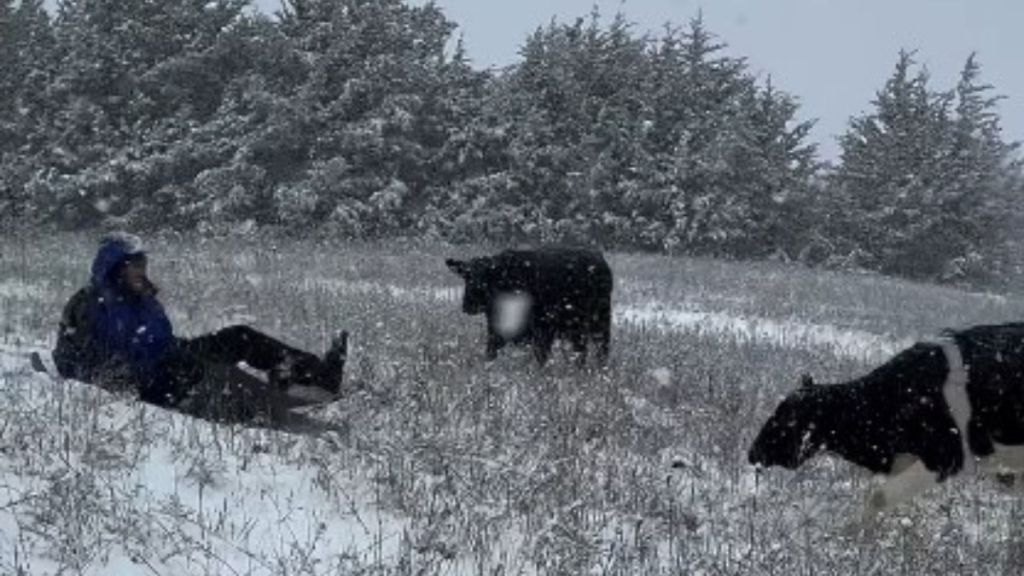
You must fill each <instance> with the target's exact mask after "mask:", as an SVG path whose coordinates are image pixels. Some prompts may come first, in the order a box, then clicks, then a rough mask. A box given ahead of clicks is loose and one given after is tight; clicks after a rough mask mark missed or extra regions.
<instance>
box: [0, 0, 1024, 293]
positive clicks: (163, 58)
mask: <svg viewBox="0 0 1024 576" xmlns="http://www.w3.org/2000/svg"><path fill="white" fill-rule="evenodd" d="M455 29H456V25H455V23H454V22H452V21H451V20H449V19H448V18H447V17H446V16H445V15H444V13H443V12H442V11H441V10H440V9H439V8H438V7H436V6H434V5H433V4H427V5H425V6H410V5H407V4H405V3H404V2H402V0H286V1H285V2H284V3H283V5H282V9H281V10H280V11H279V12H278V13H277V14H276V15H274V17H268V16H266V15H263V14H260V13H257V12H256V11H254V10H252V8H251V6H250V3H249V0H212V1H211V0H139V1H137V2H122V1H120V0H60V1H59V2H58V5H57V8H56V10H55V11H54V13H53V14H50V13H47V11H46V10H45V9H44V7H43V4H42V1H41V0H20V1H16V0H0V211H2V213H3V214H4V218H0V221H3V222H5V223H8V224H10V225H14V224H25V223H31V225H32V226H36V227H54V228H70V229H81V228H95V227H101V226H119V227H124V228H129V229H141V230H147V231H152V230H164V229H169V230H179V231H185V232H191V231H199V232H202V233H218V232H221V231H224V230H230V229H235V228H238V227H240V226H248V227H257V228H259V227H267V228H270V227H272V228H274V229H277V230H281V231H285V232H293V233H296V234H311V233H316V234H326V235H331V236H334V237H339V236H340V237H345V238H360V239H375V238H390V237H395V236H415V237H420V236H429V237H437V238H444V239H447V240H451V241H495V242H501V243H505V244H508V243H516V242H537V241H563V242H583V243H597V244H600V245H603V246H606V247H615V248H619V249H629V250H649V251H664V252H669V253H678V254H693V255H708V256H714V257H726V258H766V257H781V258H788V259H797V260H801V261H804V262H807V263H810V264H815V265H829V266H852V267H858V268H862V269H868V270H876V271H881V272H884V273H890V274H897V275H903V276H908V277H913V278H922V279H932V280H934V279H959V278H978V277H983V278H988V277H999V276H1001V275H1005V274H1008V273H1009V272H1011V271H1012V270H1013V269H1014V268H1015V267H1016V266H1017V260H1018V259H1019V258H1017V257H1016V256H1015V254H1016V252H1017V246H1018V244H1017V241H1018V238H1017V233H1016V231H1017V230H1020V229H1021V227H1020V224H1021V221H1020V220H1021V219H1020V213H1021V211H1020V210H1019V209H1018V208H1017V202H1016V200H1017V197H1018V196H1019V195H1020V192H1021V191H1022V190H1024V186H1022V179H1021V174H1022V170H1021V161H1020V158H1019V156H1018V154H1017V150H1016V147H1017V144H1016V143H1012V142H1007V141H1006V140H1005V139H1004V138H1003V136H1002V134H1001V130H1000V124H999V117H998V115H997V110H996V105H997V103H998V100H999V98H998V96H995V95H993V89H992V87H991V86H989V85H987V84H985V83H984V82H983V81H982V80H981V66H980V64H979V62H978V61H977V59H976V58H975V57H973V56H971V57H970V58H968V59H967V61H966V62H965V64H964V67H963V70H962V72H961V74H960V78H959V81H958V83H957V84H956V86H954V87H952V88H950V89H948V90H936V89H934V88H933V87H932V86H931V85H930V83H929V77H928V75H927V71H926V70H925V69H923V68H921V67H919V66H918V65H917V64H916V62H915V61H914V55H913V54H912V53H906V52H904V53H900V54H899V55H898V57H897V62H896V65H895V67H894V70H893V72H892V75H891V76H890V77H889V79H888V80H887V81H886V83H885V85H884V86H883V87H881V88H880V89H879V90H878V92H877V94H876V98H875V100H874V102H873V103H872V106H873V108H872V109H871V111H869V112H867V113H865V114H863V115H861V116H858V117H855V118H852V119H851V120H850V122H849V125H848V128H847V131H846V133H845V134H843V135H842V136H841V137H840V142H839V143H840V148H841V154H840V157H839V159H838V161H837V162H835V163H826V162H822V161H821V160H820V158H819V156H818V153H817V150H816V147H815V145H814V144H813V143H811V142H810V141H809V139H808V132H809V130H810V128H811V126H812V123H811V122H810V121H808V120H804V119H801V118H800V117H799V114H798V113H799V106H798V103H797V101H796V99H795V98H794V97H793V96H792V95H790V94H788V93H786V92H785V91H784V90H782V89H780V88H779V87H778V86H776V85H775V84H774V83H773V82H772V81H771V80H770V79H762V78H758V77H757V76H756V75H755V74H753V73H752V72H751V71H750V69H749V67H748V66H747V64H746V62H745V61H744V60H743V59H742V58H737V57H732V56H728V55H727V54H726V53H725V51H724V48H725V44H724V43H722V42H721V41H719V40H718V39H717V37H716V36H715V35H714V34H713V33H711V32H710V31H709V30H708V29H707V27H706V25H705V24H704V22H703V21H702V19H701V18H700V17H697V18H695V19H693V20H692V21H690V22H689V23H687V24H685V25H683V26H678V27H673V26H667V27H666V28H665V30H664V31H663V32H662V33H661V34H660V35H657V36H652V35H641V34H638V33H636V32H635V31H634V30H633V29H632V27H631V26H630V23H629V22H627V21H626V20H625V19H624V17H622V16H616V17H614V18H612V19H611V20H610V21H608V22H607V23H605V22H603V21H602V18H601V17H600V16H599V15H598V14H597V13H596V11H595V12H594V13H592V14H590V15H589V16H587V17H583V18H580V19H577V20H576V21H574V22H571V23H563V22H556V21H552V22H550V23H549V24H547V25H544V26H540V27H538V28H537V29H536V31H535V32H534V33H533V34H532V35H530V36H529V37H527V38H526V39H525V41H524V43H523V45H522V46H521V48H520V57H519V59H518V61H517V62H515V63H514V64H513V65H511V66H509V67H507V68H505V69H501V70H481V69H478V68H475V67H474V66H473V65H472V63H471V62H470V60H469V58H468V56H467V54H466V52H465V50H464V49H463V47H462V45H461V43H460V42H458V41H457V39H454V38H453V34H454V31H455Z"/></svg>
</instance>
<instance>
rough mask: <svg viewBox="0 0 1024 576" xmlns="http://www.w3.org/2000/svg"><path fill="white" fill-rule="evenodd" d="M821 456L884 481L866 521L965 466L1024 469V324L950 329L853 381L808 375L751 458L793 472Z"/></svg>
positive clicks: (988, 469) (769, 425)
mask: <svg viewBox="0 0 1024 576" xmlns="http://www.w3.org/2000/svg"><path fill="white" fill-rule="evenodd" d="M820 451H828V452H832V453H835V454H837V455H839V456H841V457H842V458H844V459H846V460H848V461H850V462H852V463H854V464H857V465H859V466H862V467H864V468H867V469H868V470H870V471H872V472H874V473H877V474H884V475H885V476H886V481H885V482H884V484H883V485H882V486H880V487H879V488H878V489H877V490H875V491H874V492H873V493H872V495H871V497H870V498H869V500H868V510H867V512H868V514H869V515H873V514H874V513H876V512H879V511H881V510H884V509H888V508H891V507H892V506H895V505H896V504H898V503H900V502H901V501H904V500H907V499H909V498H911V497H912V496H914V495H915V494H918V493H920V492H922V491H924V490H926V489H928V488H930V487H931V486H934V485H936V484H938V483H939V482H942V481H944V480H946V479H947V478H949V477H951V476H954V475H956V474H958V473H959V472H961V471H963V470H964V469H968V470H972V471H981V472H991V473H995V474H997V475H1000V476H1002V475H1007V474H1020V473H1024V323H1015V324H1000V325H991V326H976V327H973V328H969V329H966V330H960V331H947V332H945V333H944V334H943V336H942V338H939V339H937V340H936V341H934V342H921V343H918V344H915V345H913V346H912V347H910V348H908V349H906V350H903V351H902V352H900V353H899V354H897V355H896V356H895V357H893V358H892V359H890V360H889V361H888V362H886V363H885V364H883V365H882V366H880V367H878V368H876V369H875V370H873V371H871V372H870V373H869V374H867V375H866V376H863V377H861V378H858V379H856V380H853V381H851V382H846V383H842V384H832V385H816V384H814V383H813V382H812V381H811V380H810V378H809V377H805V379H804V383H803V384H802V386H801V387H800V389H799V390H797V391H796V392H793V393H791V394H790V395H789V396H788V397H786V398H785V400H783V402H782V404H780V405H779V407H778V408H777V409H776V410H775V413H774V414H773V415H772V416H771V418H770V419H769V420H768V422H767V423H766V424H765V425H764V427H763V428H762V429H761V431H760V433H759V434H758V436H757V438H756V439H755V441H754V444H753V446H752V447H751V448H750V452H749V455H748V458H749V460H750V462H751V463H752V464H756V465H762V466H782V467H784V468H789V469H795V468H797V467H798V466H800V465H801V464H803V463H804V462H805V461H806V460H807V459H809V458H811V457H812V456H814V455H815V454H817V453H818V452H820Z"/></svg>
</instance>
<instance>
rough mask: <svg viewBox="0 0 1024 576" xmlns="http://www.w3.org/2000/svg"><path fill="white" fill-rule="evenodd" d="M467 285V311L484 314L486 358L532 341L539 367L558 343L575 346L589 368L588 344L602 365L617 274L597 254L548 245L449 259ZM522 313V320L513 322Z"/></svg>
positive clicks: (464, 299) (449, 262)
mask: <svg viewBox="0 0 1024 576" xmlns="http://www.w3.org/2000/svg"><path fill="white" fill-rule="evenodd" d="M445 264H447V265H448V267H449V268H451V269H452V271H454V272H455V273H456V274H458V275H459V276H461V277H462V278H463V279H464V280H465V282H466V288H465V293H464V296H463V300H462V310H463V312H465V313H466V314H484V313H486V315H487V358H488V359H489V360H493V359H494V358H496V357H497V354H498V350H499V349H501V348H502V347H503V346H504V345H505V344H506V343H520V342H528V343H530V344H531V345H532V346H533V352H534V355H535V356H536V358H537V361H538V362H540V363H541V364H544V363H545V362H547V360H548V357H549V356H550V354H551V346H552V344H553V343H554V340H555V338H564V339H566V340H568V341H569V342H571V343H572V345H573V348H574V350H575V351H576V352H577V353H578V357H577V361H578V362H579V363H580V364H581V365H582V364H583V363H585V362H586V353H587V343H588V341H593V342H596V344H597V355H598V358H599V360H600V361H601V362H602V363H603V362H604V361H605V360H606V359H607V357H608V346H609V341H610V339H611V322H612V318H611V311H612V271H611V268H609V267H608V263H607V262H605V259H604V256H602V255H601V253H600V252H598V251H596V250H588V249H579V248H560V247H545V248H540V249H537V250H505V251H504V252H500V253H498V254H495V255H494V256H485V257H482V258H473V259H472V260H465V261H463V260H453V259H448V260H445ZM512 308H518V309H519V311H520V312H522V313H523V319H522V322H518V321H516V320H515V319H513V320H510V319H509V318H508V317H507V316H509V313H508V310H509V309H512Z"/></svg>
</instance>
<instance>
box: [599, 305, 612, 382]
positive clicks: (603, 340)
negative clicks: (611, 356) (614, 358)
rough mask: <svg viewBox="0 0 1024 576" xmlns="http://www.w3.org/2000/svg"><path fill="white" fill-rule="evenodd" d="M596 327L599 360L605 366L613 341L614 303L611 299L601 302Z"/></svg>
mask: <svg viewBox="0 0 1024 576" xmlns="http://www.w3.org/2000/svg"><path fill="white" fill-rule="evenodd" d="M596 328H597V329H596V330H595V340H596V341H597V360H598V361H599V362H600V363H601V365H602V366H603V365H605V364H607V363H608V349H609V348H610V346H611V341H612V303H611V301H610V300H609V301H607V302H602V303H601V307H600V309H599V311H598V315H597V327H596Z"/></svg>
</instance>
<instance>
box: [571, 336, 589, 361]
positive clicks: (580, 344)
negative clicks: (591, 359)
mask: <svg viewBox="0 0 1024 576" xmlns="http://www.w3.org/2000/svg"><path fill="white" fill-rule="evenodd" d="M569 340H570V342H572V351H573V354H575V356H576V366H578V367H580V368H583V367H584V366H586V365H587V334H585V333H583V332H581V331H578V330H577V331H575V332H573V333H572V335H571V336H570V337H569Z"/></svg>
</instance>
